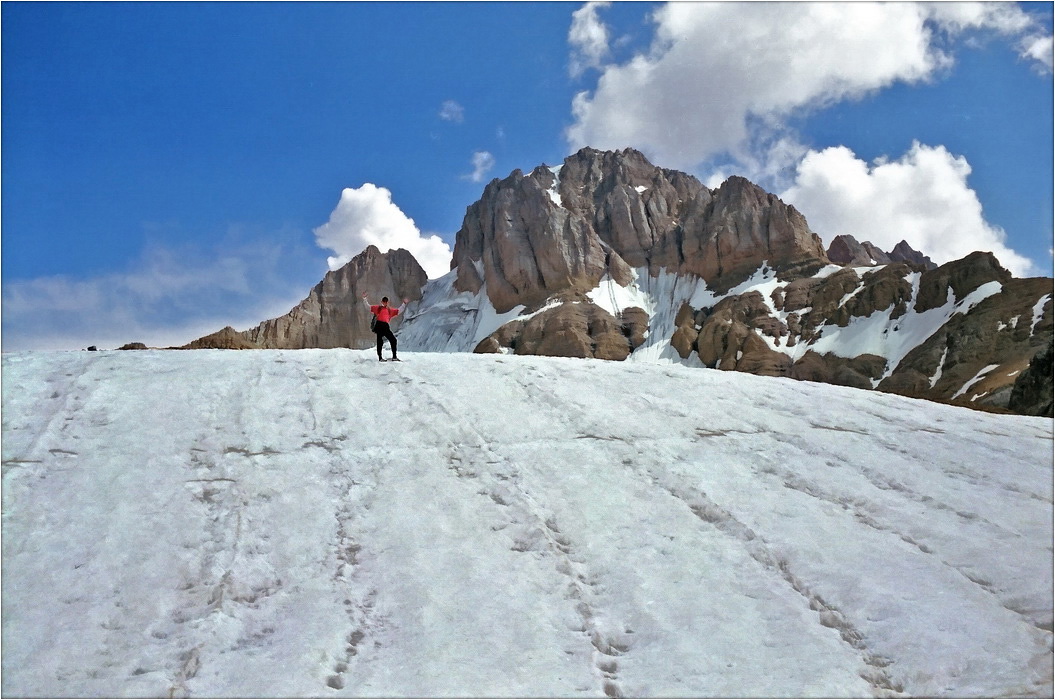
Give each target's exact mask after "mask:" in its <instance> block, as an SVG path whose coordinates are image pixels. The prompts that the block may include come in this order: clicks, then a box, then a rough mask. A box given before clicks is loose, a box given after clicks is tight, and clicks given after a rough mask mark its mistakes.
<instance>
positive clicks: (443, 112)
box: [440, 100, 465, 124]
mask: <svg viewBox="0 0 1055 700" xmlns="http://www.w3.org/2000/svg"><path fill="white" fill-rule="evenodd" d="M440 119H442V120H443V121H447V122H454V123H456V124H461V123H462V122H464V121H465V108H464V107H462V106H461V105H460V104H458V103H457V102H455V101H454V100H447V101H446V102H444V103H443V105H442V106H441V107H440Z"/></svg>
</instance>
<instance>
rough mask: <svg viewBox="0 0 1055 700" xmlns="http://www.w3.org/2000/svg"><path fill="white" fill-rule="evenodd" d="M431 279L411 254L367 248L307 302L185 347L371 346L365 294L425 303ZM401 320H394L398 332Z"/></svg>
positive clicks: (317, 288)
mask: <svg viewBox="0 0 1055 700" xmlns="http://www.w3.org/2000/svg"><path fill="white" fill-rule="evenodd" d="M427 280H428V275H426V274H425V271H424V270H423V269H422V268H421V265H419V264H418V261H417V260H415V259H414V256H413V255H411V254H410V252H409V251H407V250H403V249H402V248H401V249H399V250H393V251H389V252H388V253H382V252H380V251H379V250H378V249H377V248H376V247H374V246H369V247H368V248H367V249H366V250H364V251H363V252H362V253H360V254H359V255H357V256H355V257H354V258H352V260H351V261H349V262H348V264H346V265H345V266H344V267H342V268H340V269H339V270H333V271H330V272H327V273H326V276H325V277H323V279H322V281H321V282H319V284H317V285H315V288H314V289H312V290H311V293H309V294H308V296H307V298H306V299H304V301H302V302H300V303H299V304H297V306H295V307H294V308H293V309H291V310H290V312H289V313H287V314H286V315H284V316H279V317H278V318H273V319H270V320H267V321H264V322H263V323H261V324H260V325H258V326H257V327H255V328H251V329H249V330H247V331H242V332H240V333H239V332H236V331H234V330H233V329H230V328H227V329H224V330H222V331H219V332H217V333H214V334H212V335H209V336H205V337H204V338H200V339H198V340H196V341H194V342H192V343H190V344H189V345H188V346H186V347H217V348H224V349H228V348H234V349H245V348H267V349H292V350H298V349H302V348H367V347H371V346H372V345H373V344H374V334H373V333H371V332H370V313H369V311H368V309H367V308H366V306H365V305H364V304H363V303H362V300H361V295H362V294H363V292H366V293H368V294H369V295H370V299H371V301H372V302H373V303H375V304H376V303H379V302H380V299H381V297H383V296H388V297H390V298H391V299H404V298H405V299H410V300H411V301H417V300H419V299H421V290H422V288H423V287H424V286H425V282H426V281H427ZM398 324H399V318H398V317H397V319H396V320H395V321H394V322H393V328H398Z"/></svg>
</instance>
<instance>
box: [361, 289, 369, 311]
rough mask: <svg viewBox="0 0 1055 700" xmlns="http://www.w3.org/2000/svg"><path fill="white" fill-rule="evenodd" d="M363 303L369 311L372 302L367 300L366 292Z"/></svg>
mask: <svg viewBox="0 0 1055 700" xmlns="http://www.w3.org/2000/svg"><path fill="white" fill-rule="evenodd" d="M363 303H364V304H365V305H366V309H367V311H369V310H370V300H369V299H367V298H366V292H363Z"/></svg>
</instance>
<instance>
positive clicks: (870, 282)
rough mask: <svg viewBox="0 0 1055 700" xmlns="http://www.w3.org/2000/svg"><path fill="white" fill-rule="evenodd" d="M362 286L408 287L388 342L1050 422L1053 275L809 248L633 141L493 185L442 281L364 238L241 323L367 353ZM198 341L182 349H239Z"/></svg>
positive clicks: (398, 290)
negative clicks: (780, 383)
mask: <svg viewBox="0 0 1055 700" xmlns="http://www.w3.org/2000/svg"><path fill="white" fill-rule="evenodd" d="M362 291H368V292H370V293H371V294H383V293H387V294H389V295H390V296H392V295H394V296H396V297H397V298H401V297H406V298H409V299H411V300H412V302H413V303H412V304H411V305H410V307H409V308H408V309H407V314H406V316H405V319H404V320H403V322H402V327H401V328H400V329H399V330H398V333H399V337H400V347H401V348H403V349H406V350H431V351H445V352H472V351H475V352H497V353H515V354H520V355H552V356H568V357H591V358H601V359H610V360H624V359H633V360H646V361H665V362H679V363H683V364H688V365H693V366H699V367H710V368H716V369H723V370H737V371H743V372H749V373H752V374H759V375H767V376H785V377H791V378H794V379H806V380H811V381H821V382H829V383H834V384H843V385H848V386H853V387H858V388H863V389H879V390H883V391H890V392H894V393H899V394H905V395H908V396H915V397H921V398H928V399H935V400H942V401H955V402H959V403H963V404H965V405H970V406H975V407H979V406H987V407H997V408H1009V409H1010V410H1012V411H1016V412H1023V413H1038V412H1039V413H1045V414H1047V415H1051V405H1052V401H1051V395H1052V379H1051V374H1052V373H1051V368H1050V367H1048V366H1047V365H1046V364H1044V363H1032V364H1031V360H1033V358H1034V357H1035V356H1037V355H1038V354H1040V353H1043V352H1045V351H1048V349H1049V348H1051V347H1052V338H1053V322H1052V279H1051V278H1033V279H1014V278H1012V276H1011V274H1010V273H1009V272H1008V271H1007V270H1005V269H1004V268H1003V267H1002V266H1001V265H1000V263H999V261H998V260H997V259H996V258H995V257H993V255H992V254H990V253H985V252H978V253H974V254H972V255H969V256H967V257H965V258H963V259H961V260H956V261H951V262H948V263H945V264H944V265H941V266H935V265H934V264H933V263H932V262H931V261H930V259H929V258H927V257H926V256H925V255H924V254H923V253H921V252H919V251H915V250H913V249H912V248H911V247H910V246H909V245H908V243H906V242H902V243H901V244H899V245H898V246H897V247H896V248H895V249H894V250H892V251H890V252H884V251H881V250H880V249H879V248H878V247H876V246H874V245H872V244H871V243H869V242H867V241H866V242H864V243H858V242H857V241H856V239H854V238H853V237H852V236H850V235H848V234H843V235H840V236H837V237H836V239H835V240H834V241H833V243H832V245H831V246H830V247H829V248H828V250H825V248H824V245H823V243H822V242H821V239H820V237H819V236H818V235H817V234H816V233H814V232H813V231H812V230H811V229H810V227H809V225H808V223H807V221H806V218H805V217H804V216H803V215H802V213H800V212H799V211H798V210H796V209H795V208H794V207H793V206H790V205H788V204H786V203H784V202H783V201H781V200H780V198H778V197H777V196H776V195H773V194H770V193H767V192H766V191H764V190H763V189H762V188H760V187H758V186H757V185H755V184H753V183H751V182H749V181H748V180H746V179H744V178H742V177H732V178H729V179H728V180H726V181H725V182H724V183H722V185H721V186H720V187H718V188H716V189H709V188H707V187H706V186H704V185H703V184H702V183H701V182H700V181H699V180H697V179H696V178H694V177H692V176H691V175H687V174H685V173H682V172H678V171H676V170H667V169H664V168H659V167H657V166H655V165H653V164H652V163H650V162H649V161H648V160H647V159H646V158H645V156H644V155H642V154H641V153H640V152H638V151H635V150H633V149H625V150H622V151H598V150H594V149H590V148H584V149H582V150H580V151H579V152H578V153H575V154H574V155H572V156H569V157H568V158H566V159H565V160H564V162H563V163H562V164H561V165H558V166H547V165H540V166H539V167H537V168H535V169H534V170H532V171H531V172H530V173H528V174H526V175H525V174H524V173H523V172H521V171H520V170H515V171H513V172H512V173H511V174H510V175H509V176H508V177H506V178H505V179H495V180H492V181H491V182H490V183H489V184H488V185H487V186H486V187H485V188H484V191H483V194H482V196H481V198H480V199H479V201H477V202H475V203H473V204H472V205H470V206H469V207H468V208H467V210H466V213H465V218H464V220H463V223H462V226H461V228H460V229H459V231H458V232H457V234H456V240H455V246H454V255H453V260H452V263H451V272H450V273H449V274H447V275H445V276H444V277H441V278H439V279H436V280H430V281H426V279H425V275H424V272H423V271H421V268H420V266H419V265H418V264H417V262H416V261H414V259H413V256H411V255H410V253H408V252H407V251H405V250H397V251H389V252H387V253H382V252H381V251H379V250H377V249H376V248H373V247H371V248H368V249H367V250H366V251H364V252H363V253H362V254H360V255H359V256H357V257H356V258H354V259H353V260H352V261H351V262H349V263H348V265H347V266H345V267H344V268H342V269H341V270H337V271H335V272H331V273H328V274H327V276H326V278H325V279H324V280H323V282H321V283H320V285H319V286H317V287H316V288H315V289H314V290H312V293H311V295H310V296H309V297H308V298H307V299H305V301H304V302H302V303H301V304H300V305H298V307H296V308H295V309H293V310H292V311H291V312H290V313H289V314H287V315H286V316H284V317H281V318H278V319H272V320H270V321H265V322H264V323H262V324H261V325H260V326H258V327H257V328H255V329H252V330H249V331H244V332H242V333H241V334H240V335H241V337H242V338H243V339H244V340H245V341H246V343H248V344H249V345H250V346H255V347H270V348H308V347H352V348H364V347H368V346H369V345H370V344H371V343H372V342H373V338H372V336H371V335H370V333H369V330H368V326H367V323H366V321H367V318H366V314H365V311H364V310H363V309H361V308H360V304H359V303H358V298H359V294H360V293H361V292H362ZM211 338H212V337H211V336H207V337H206V338H204V339H200V340H199V341H195V343H194V344H192V345H194V346H203V345H204V346H209V347H232V346H234V345H236V344H237V343H234V342H233V341H232V338H231V337H230V332H229V331H227V332H225V334H220V335H218V336H216V340H215V341H214V340H211ZM1016 385H1019V389H1018V390H1016ZM1027 386H1028V387H1030V389H1029V391H1026V390H1025V387H1027ZM1023 396H1032V397H1034V399H1030V400H1029V401H1026V400H1025V399H1021V398H1019V397H1023ZM1036 397H1039V399H1037V398H1036ZM1045 397H1046V399H1047V400H1045ZM1027 404H1028V405H1027Z"/></svg>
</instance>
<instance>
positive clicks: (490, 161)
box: [466, 151, 495, 182]
mask: <svg viewBox="0 0 1055 700" xmlns="http://www.w3.org/2000/svg"><path fill="white" fill-rule="evenodd" d="M472 163H473V171H472V172H471V173H470V174H468V175H466V178H467V179H469V180H472V181H473V182H483V181H484V178H485V177H486V176H487V173H489V172H491V170H492V169H493V168H494V167H495V157H494V156H493V155H491V153H490V152H488V151H475V152H473V159H472Z"/></svg>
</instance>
